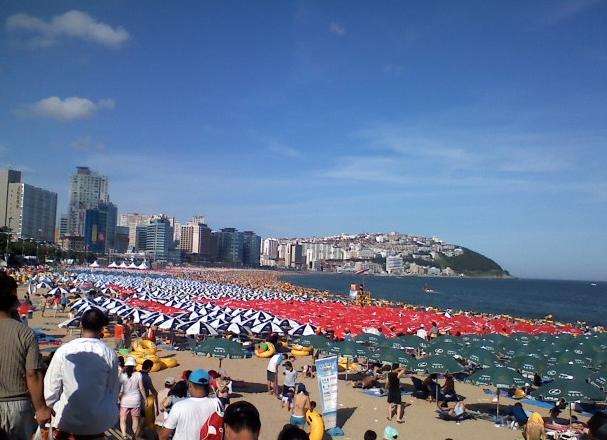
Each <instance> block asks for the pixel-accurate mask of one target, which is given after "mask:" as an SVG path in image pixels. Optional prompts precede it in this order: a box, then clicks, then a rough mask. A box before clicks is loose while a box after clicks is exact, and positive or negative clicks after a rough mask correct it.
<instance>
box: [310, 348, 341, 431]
mask: <svg viewBox="0 0 607 440" xmlns="http://www.w3.org/2000/svg"><path fill="white" fill-rule="evenodd" d="M337 371H338V370H337V356H330V357H326V358H323V359H318V360H317V361H316V377H317V379H318V387H319V389H320V396H321V399H322V409H323V412H322V415H323V418H324V420H325V428H326V429H327V432H328V433H329V435H331V436H332V437H335V436H342V435H344V432H343V431H342V430H341V429H340V428H338V427H337Z"/></svg>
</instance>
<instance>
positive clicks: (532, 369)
mask: <svg viewBox="0 0 607 440" xmlns="http://www.w3.org/2000/svg"><path fill="white" fill-rule="evenodd" d="M508 365H509V366H511V367H513V368H515V369H517V370H519V371H521V372H523V373H526V374H533V373H539V372H540V371H541V370H542V368H544V367H545V361H544V360H542V359H538V358H536V357H533V356H517V357H514V358H512V359H510V361H509V362H508Z"/></svg>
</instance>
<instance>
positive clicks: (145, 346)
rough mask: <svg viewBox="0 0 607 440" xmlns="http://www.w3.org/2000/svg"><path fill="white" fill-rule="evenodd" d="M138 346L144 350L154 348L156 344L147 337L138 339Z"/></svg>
mask: <svg viewBox="0 0 607 440" xmlns="http://www.w3.org/2000/svg"><path fill="white" fill-rule="evenodd" d="M139 346H140V347H142V348H143V349H144V350H156V344H154V343H153V342H152V341H150V340H148V339H141V340H140V341H139Z"/></svg>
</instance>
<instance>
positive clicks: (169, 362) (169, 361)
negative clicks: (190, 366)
mask: <svg viewBox="0 0 607 440" xmlns="http://www.w3.org/2000/svg"><path fill="white" fill-rule="evenodd" d="M160 362H162V363H163V364H164V366H165V367H166V368H173V367H176V366H177V365H178V364H177V359H175V358H172V357H170V358H160Z"/></svg>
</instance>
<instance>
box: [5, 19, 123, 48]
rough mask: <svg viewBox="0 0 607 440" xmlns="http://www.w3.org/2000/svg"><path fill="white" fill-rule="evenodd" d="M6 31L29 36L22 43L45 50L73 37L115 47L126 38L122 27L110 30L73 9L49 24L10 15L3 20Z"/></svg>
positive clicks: (110, 28) (51, 20)
mask: <svg viewBox="0 0 607 440" xmlns="http://www.w3.org/2000/svg"><path fill="white" fill-rule="evenodd" d="M6 29H7V31H9V32H12V33H17V32H19V33H27V34H29V37H28V39H27V40H26V42H27V43H28V44H29V45H31V46H33V47H48V46H52V45H54V44H56V43H57V42H58V41H59V40H60V39H61V38H76V39H80V40H85V41H91V42H94V43H98V44H101V45H103V46H107V47H115V48H116V47H120V46H121V45H122V44H124V43H125V42H126V41H127V40H128V39H129V38H130V35H129V33H128V32H127V31H126V30H125V29H124V28H123V27H121V26H117V27H114V28H113V27H111V26H110V25H108V24H105V23H102V22H100V21H96V20H95V19H94V18H93V17H91V16H90V15H88V14H87V13H85V12H81V11H75V10H72V11H68V12H66V13H64V14H61V15H56V16H54V17H53V18H51V19H50V20H49V21H44V20H42V19H40V18H38V17H34V16H31V15H28V14H14V15H11V16H10V17H8V18H7V20H6Z"/></svg>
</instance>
